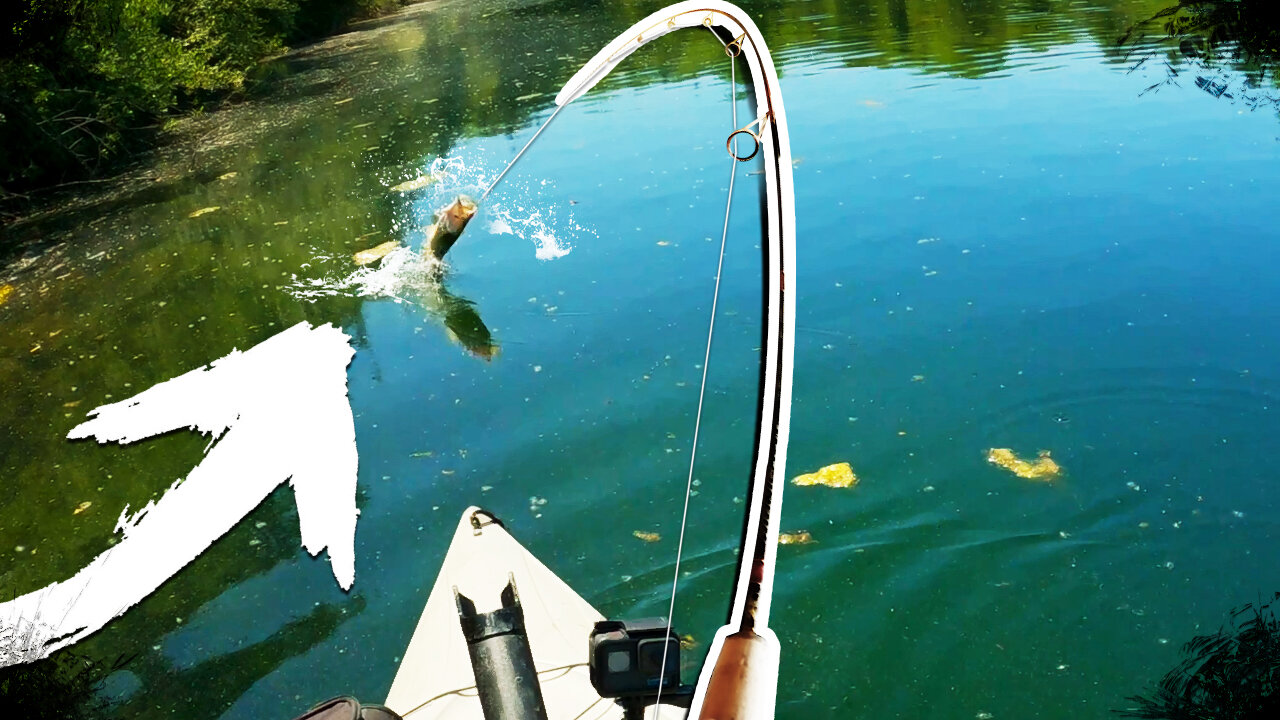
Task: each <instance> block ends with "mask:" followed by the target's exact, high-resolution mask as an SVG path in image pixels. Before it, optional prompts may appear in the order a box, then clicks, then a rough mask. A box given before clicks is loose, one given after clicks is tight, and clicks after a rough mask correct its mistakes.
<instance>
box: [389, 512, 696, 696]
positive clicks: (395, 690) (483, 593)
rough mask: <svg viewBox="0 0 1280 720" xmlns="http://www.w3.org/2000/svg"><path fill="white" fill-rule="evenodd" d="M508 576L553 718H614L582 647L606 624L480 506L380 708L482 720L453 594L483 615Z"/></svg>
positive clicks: (462, 524) (468, 517)
mask: <svg viewBox="0 0 1280 720" xmlns="http://www.w3.org/2000/svg"><path fill="white" fill-rule="evenodd" d="M509 576H513V577H514V578H515V585H516V589H517V591H518V592H519V595H520V603H521V605H522V606H523V608H524V617H525V628H526V630H527V633H528V636H529V647H530V649H531V650H532V651H533V662H534V667H535V668H536V669H537V672H538V681H539V684H540V685H541V687H542V697H543V700H544V703H545V705H546V710H547V717H548V718H550V719H551V720H561V719H563V720H570V719H573V720H606V719H608V720H614V719H619V720H620V719H621V718H622V717H623V710H622V707H621V706H620V705H618V704H617V703H616V702H614V701H613V700H611V699H606V698H601V697H600V695H599V693H597V692H596V690H595V688H594V687H592V685H591V678H590V675H589V670H588V666H587V654H588V652H587V640H588V638H589V637H590V635H591V630H592V628H593V627H594V625H595V623H596V622H597V621H600V620H604V619H605V617H604V616H603V615H601V614H600V612H599V611H597V610H596V609H595V608H593V607H592V606H591V604H590V603H588V602H587V601H586V600H584V599H582V597H581V596H580V595H578V594H577V593H576V592H574V591H573V589H572V588H570V587H569V586H568V585H567V584H565V582H564V581H563V580H561V579H560V578H558V577H556V575H555V573H553V572H551V570H549V569H548V568H547V566H545V565H543V564H542V563H541V562H539V561H538V559H537V558H535V557H534V556H533V555H532V554H531V553H530V552H529V551H528V550H526V549H525V548H524V546H522V545H521V544H520V543H519V542H517V541H516V540H515V538H513V537H511V535H510V534H509V533H508V532H507V531H506V528H504V527H503V526H502V525H501V523H500V521H498V520H497V519H496V518H495V517H494V516H493V515H491V514H489V513H488V512H487V511H485V510H482V509H481V508H478V507H475V506H472V507H469V508H467V510H466V512H464V513H463V514H462V518H461V520H460V521H459V522H458V528H457V530H456V531H455V532H454V535H453V540H452V541H451V542H450V544H449V550H448V552H447V553H446V554H445V558H444V563H443V565H442V566H441V568H440V574H439V575H438V576H437V577H436V582H435V585H434V587H432V589H431V593H430V595H429V596H428V597H427V604H426V607H425V608H424V609H423V611H422V616H421V617H420V618H419V619H418V625H417V627H416V628H415V629H414V631H413V637H412V638H410V640H409V647H408V648H407V649H406V650H405V653H404V659H403V660H402V661H401V663H400V667H399V669H398V670H397V671H396V676H395V679H394V680H393V681H392V683H391V690H390V691H389V692H388V694H387V700H386V705H387V707H389V708H391V709H392V710H394V711H396V712H397V713H399V714H400V715H401V716H403V717H404V718H405V720H429V719H431V718H448V719H449V720H483V719H484V714H483V712H482V711H481V706H480V698H479V695H478V694H477V692H476V688H475V686H476V680H475V676H474V674H473V672H472V669H471V658H470V655H469V654H468V651H467V644H466V641H465V640H464V639H463V635H462V630H461V627H460V625H459V621H458V610H457V605H456V604H455V601H454V594H453V593H454V588H457V589H458V591H459V592H461V593H462V594H463V595H466V596H467V597H469V598H471V599H472V600H473V601H475V603H476V608H477V610H478V611H480V612H488V611H491V610H494V609H496V608H497V607H498V606H499V604H500V601H499V595H500V593H501V592H502V589H503V588H504V587H506V585H507V582H508V579H509ZM685 713H686V710H685V709H683V708H677V707H668V706H666V705H664V706H663V709H662V711H661V712H660V713H657V712H654V710H653V709H652V708H650V712H648V713H646V716H647V717H660V718H663V719H664V720H667V719H674V718H683V717H684V716H685Z"/></svg>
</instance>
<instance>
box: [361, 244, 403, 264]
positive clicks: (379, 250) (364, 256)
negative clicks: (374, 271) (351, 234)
mask: <svg viewBox="0 0 1280 720" xmlns="http://www.w3.org/2000/svg"><path fill="white" fill-rule="evenodd" d="M398 247H400V241H399V240H388V241H386V242H384V243H382V244H381V245H374V246H373V247H371V248H369V249H368V250H361V251H360V252H358V253H356V254H355V255H352V256H351V259H352V260H354V261H355V262H356V264H357V265H368V264H370V263H373V262H377V261H378V260H381V259H382V258H383V257H385V256H386V255H387V253H389V252H391V251H392V250H395V249H396V248H398Z"/></svg>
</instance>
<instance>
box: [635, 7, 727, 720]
mask: <svg viewBox="0 0 1280 720" xmlns="http://www.w3.org/2000/svg"><path fill="white" fill-rule="evenodd" d="M708 29H710V28H708ZM711 34H712V35H714V36H715V38H716V39H717V40H720V44H721V45H724V46H725V49H726V51H727V50H728V45H727V44H726V43H725V42H724V40H721V39H720V36H719V35H717V34H716V33H715V31H714V30H712V31H711ZM729 86H730V89H731V91H732V95H733V100H732V102H731V104H730V107H731V108H732V110H733V118H732V123H733V125H732V127H733V128H734V129H736V128H737V127H738V78H737V71H736V62H735V60H734V56H732V55H730V56H729ZM734 149H735V150H736V149H737V140H734ZM735 154H736V153H735ZM737 166H738V160H737V158H735V157H730V158H729V194H728V198H727V199H726V200H725V204H724V229H723V230H721V232H720V259H719V260H718V261H717V263H716V285H715V290H714V291H713V292H712V294H711V321H710V323H709V324H708V326H707V350H706V353H705V354H704V356H703V359H702V384H701V385H699V386H698V412H697V414H695V415H694V418H693V447H692V448H691V449H690V451H689V479H688V481H687V482H686V483H685V487H684V512H683V513H682V514H681V516H680V539H679V541H678V542H677V543H676V568H675V573H674V576H673V577H672V578H671V605H670V606H669V607H668V608H667V630H666V635H665V636H666V637H670V636H671V625H672V623H673V622H674V620H675V612H676V588H677V587H679V585H680V559H681V557H682V556H683V555H684V531H685V527H686V526H687V525H688V521H689V498H690V497H691V496H692V494H693V465H694V461H695V460H696V459H697V456H698V430H699V429H700V428H701V426H702V400H703V397H704V396H705V394H706V390H707V367H708V365H709V364H710V361H711V336H712V334H713V333H714V332H715V329H716V302H717V301H718V300H719V299H720V272H721V270H723V269H724V246H725V240H726V239H728V237H729V209H730V208H731V207H732V206H733V178H734V176H735V175H736V174H737V169H738V168H737ZM670 647H671V643H670V642H666V643H663V645H662V665H660V666H659V667H660V669H659V671H658V695H657V697H656V698H655V699H654V705H655V706H658V705H660V704H661V703H662V688H663V686H664V685H665V683H666V674H667V651H668V649H670Z"/></svg>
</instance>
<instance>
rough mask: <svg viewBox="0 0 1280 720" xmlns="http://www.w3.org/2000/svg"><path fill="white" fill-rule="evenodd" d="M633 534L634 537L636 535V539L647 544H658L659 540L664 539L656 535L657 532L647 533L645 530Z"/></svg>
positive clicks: (635, 531)
mask: <svg viewBox="0 0 1280 720" xmlns="http://www.w3.org/2000/svg"><path fill="white" fill-rule="evenodd" d="M631 534H632V535H635V536H636V537H638V538H640V539H641V540H643V541H645V542H650V543H652V542H658V541H659V540H661V539H662V536H661V535H659V534H658V533H656V532H645V531H644V530H634V531H632V533H631Z"/></svg>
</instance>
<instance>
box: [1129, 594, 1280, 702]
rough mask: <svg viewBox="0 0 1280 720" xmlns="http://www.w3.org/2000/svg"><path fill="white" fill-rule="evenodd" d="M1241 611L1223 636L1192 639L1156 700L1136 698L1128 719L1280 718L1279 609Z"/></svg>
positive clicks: (1261, 606) (1262, 606) (1270, 605)
mask: <svg viewBox="0 0 1280 720" xmlns="http://www.w3.org/2000/svg"><path fill="white" fill-rule="evenodd" d="M1277 600H1280V592H1278V593H1276V594H1275V595H1274V596H1272V598H1271V600H1270V601H1268V602H1265V603H1259V604H1258V605H1256V606H1255V605H1254V604H1252V603H1250V604H1248V605H1245V606H1244V607H1242V608H1239V609H1237V610H1236V611H1234V612H1233V613H1232V614H1231V619H1230V620H1229V621H1228V623H1227V624H1226V625H1224V626H1223V627H1222V628H1221V629H1219V630H1218V632H1216V633H1214V634H1212V635H1200V636H1197V637H1195V638H1192V639H1191V641H1190V642H1188V643H1187V644H1186V645H1184V646H1183V647H1182V654H1183V656H1184V659H1183V661H1182V662H1181V663H1179V664H1178V666H1177V667H1176V668H1174V669H1173V670H1170V671H1169V673H1168V674H1167V675H1165V676H1164V678H1163V679H1162V680H1161V681H1160V684H1159V686H1158V687H1157V688H1156V689H1155V690H1154V691H1153V692H1152V694H1151V696H1150V697H1131V698H1128V699H1129V700H1131V701H1134V702H1136V703H1138V707H1136V708H1128V709H1125V710H1118V711H1116V712H1117V713H1118V714H1119V715H1120V716H1122V717H1131V718H1148V719H1149V720H1205V719H1209V718H1212V719H1213V720H1243V719H1244V718H1274V717H1280V620H1277V618H1276V614H1275V609H1274V605H1275V604H1276V602H1277Z"/></svg>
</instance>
